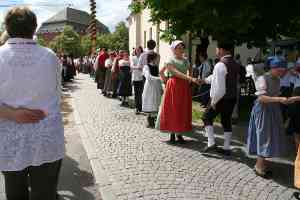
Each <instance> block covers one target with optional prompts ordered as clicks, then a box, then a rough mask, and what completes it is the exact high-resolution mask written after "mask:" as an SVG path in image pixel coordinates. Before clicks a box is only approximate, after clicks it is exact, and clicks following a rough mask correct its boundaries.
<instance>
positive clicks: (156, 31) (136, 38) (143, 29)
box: [127, 9, 258, 66]
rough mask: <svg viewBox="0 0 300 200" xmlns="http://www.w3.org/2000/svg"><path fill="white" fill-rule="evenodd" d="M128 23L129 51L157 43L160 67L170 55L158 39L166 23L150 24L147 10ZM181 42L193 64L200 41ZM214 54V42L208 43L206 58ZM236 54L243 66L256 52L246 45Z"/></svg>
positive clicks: (187, 38)
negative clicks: (150, 42) (150, 40)
mask: <svg viewBox="0 0 300 200" xmlns="http://www.w3.org/2000/svg"><path fill="white" fill-rule="evenodd" d="M127 19H128V23H129V49H130V50H131V51H132V49H133V48H135V47H138V46H142V47H143V48H146V45H147V41H148V40H149V39H153V40H155V41H156V42H157V48H156V51H157V52H158V53H159V54H160V55H161V66H162V64H163V63H164V62H165V61H166V59H168V57H169V56H170V55H171V50H170V48H169V43H167V42H165V41H163V40H161V39H160V35H161V31H160V30H166V28H167V26H168V24H167V23H166V22H161V23H160V24H153V23H152V22H150V19H151V18H150V11H149V10H148V9H145V10H143V11H142V12H141V13H138V14H131V15H130V16H129V17H128V18H127ZM182 40H183V41H184V42H185V44H186V47H187V48H186V51H187V52H186V54H187V56H188V57H189V58H190V60H191V62H192V63H194V60H195V59H194V57H195V52H196V46H197V45H198V44H199V42H200V40H190V39H189V37H188V35H185V36H183V37H182ZM215 52H216V42H214V41H210V46H209V47H208V50H207V53H208V57H209V58H212V59H214V58H215V57H216V56H215ZM235 52H236V53H239V54H240V55H241V59H242V62H243V64H244V65H245V64H246V60H247V58H248V57H252V58H253V57H254V56H255V55H256V54H257V52H258V50H257V49H255V48H253V49H248V48H247V47H246V45H243V46H241V47H236V50H235Z"/></svg>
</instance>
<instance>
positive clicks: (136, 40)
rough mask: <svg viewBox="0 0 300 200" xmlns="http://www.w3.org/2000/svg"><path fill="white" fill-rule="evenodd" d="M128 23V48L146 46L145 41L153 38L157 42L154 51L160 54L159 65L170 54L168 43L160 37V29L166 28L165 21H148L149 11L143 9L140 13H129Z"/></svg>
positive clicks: (161, 64)
mask: <svg viewBox="0 0 300 200" xmlns="http://www.w3.org/2000/svg"><path fill="white" fill-rule="evenodd" d="M128 23H129V49H130V50H132V49H133V48H135V47H138V46H142V47H143V48H144V49H146V48H147V41H148V40H150V39H153V40H155V41H156V43H157V47H156V52H157V53H159V54H160V56H161V60H160V66H163V63H164V62H166V60H167V59H168V58H169V57H170V56H171V55H172V52H171V50H170V47H169V44H168V43H167V42H165V41H163V40H161V39H160V35H161V32H160V30H165V29H166V23H165V22H161V23H160V24H153V23H152V22H150V11H149V10H148V9H146V10H143V11H142V13H140V14H136V15H133V14H132V15H130V16H129V17H128Z"/></svg>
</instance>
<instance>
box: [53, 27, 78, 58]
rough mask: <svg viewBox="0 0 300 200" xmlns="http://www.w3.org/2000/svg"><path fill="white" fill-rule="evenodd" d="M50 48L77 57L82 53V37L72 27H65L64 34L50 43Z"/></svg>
mask: <svg viewBox="0 0 300 200" xmlns="http://www.w3.org/2000/svg"><path fill="white" fill-rule="evenodd" d="M50 48H52V49H53V50H54V51H56V52H59V53H63V54H67V55H73V56H76V57H77V56H80V55H81V53H82V48H81V42H80V37H79V35H78V33H76V32H75V31H74V30H73V28H72V27H71V26H65V28H64V30H63V32H62V33H61V34H60V35H58V36H56V37H55V38H54V40H53V41H52V42H51V43H50Z"/></svg>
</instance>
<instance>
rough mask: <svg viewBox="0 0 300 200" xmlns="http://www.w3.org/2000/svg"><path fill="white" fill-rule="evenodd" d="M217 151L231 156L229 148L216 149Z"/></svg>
mask: <svg viewBox="0 0 300 200" xmlns="http://www.w3.org/2000/svg"><path fill="white" fill-rule="evenodd" d="M217 152H218V153H220V154H223V155H224V156H231V150H225V149H223V148H219V149H217Z"/></svg>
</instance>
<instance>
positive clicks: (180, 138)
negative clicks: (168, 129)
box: [177, 135, 185, 144]
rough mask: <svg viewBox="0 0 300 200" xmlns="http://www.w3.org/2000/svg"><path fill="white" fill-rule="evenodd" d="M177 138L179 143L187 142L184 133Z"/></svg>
mask: <svg viewBox="0 0 300 200" xmlns="http://www.w3.org/2000/svg"><path fill="white" fill-rule="evenodd" d="M177 140H178V143H179V144H185V140H184V138H183V137H182V135H177Z"/></svg>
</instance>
